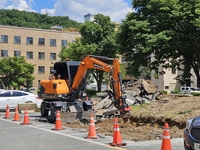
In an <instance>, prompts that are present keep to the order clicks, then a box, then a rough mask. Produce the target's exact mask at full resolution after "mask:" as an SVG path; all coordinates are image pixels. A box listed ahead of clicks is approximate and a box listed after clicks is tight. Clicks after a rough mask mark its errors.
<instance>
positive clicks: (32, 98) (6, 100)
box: [0, 90, 42, 110]
mask: <svg viewBox="0 0 200 150" xmlns="http://www.w3.org/2000/svg"><path fill="white" fill-rule="evenodd" d="M27 102H30V103H36V104H37V107H38V108H40V105H41V102H42V100H41V99H39V98H38V97H37V95H34V94H32V93H28V92H24V91H18V90H3V91H1V92H0V110H5V109H6V105H8V106H9V108H10V109H15V106H17V105H18V104H19V103H27Z"/></svg>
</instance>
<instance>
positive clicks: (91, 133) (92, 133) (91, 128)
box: [87, 114, 97, 139]
mask: <svg viewBox="0 0 200 150" xmlns="http://www.w3.org/2000/svg"><path fill="white" fill-rule="evenodd" d="M87 138H91V139H97V134H96V130H95V125H94V117H93V114H90V125H89V132H88V136H87Z"/></svg>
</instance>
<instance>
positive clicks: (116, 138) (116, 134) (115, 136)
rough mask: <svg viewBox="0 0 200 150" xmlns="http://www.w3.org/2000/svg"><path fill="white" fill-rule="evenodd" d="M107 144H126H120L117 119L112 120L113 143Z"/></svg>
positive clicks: (124, 144)
mask: <svg viewBox="0 0 200 150" xmlns="http://www.w3.org/2000/svg"><path fill="white" fill-rule="evenodd" d="M109 144H110V145H111V146H126V143H123V142H122V138H121V134H120V130H119V124H118V120H117V118H114V131H113V142H112V143H109Z"/></svg>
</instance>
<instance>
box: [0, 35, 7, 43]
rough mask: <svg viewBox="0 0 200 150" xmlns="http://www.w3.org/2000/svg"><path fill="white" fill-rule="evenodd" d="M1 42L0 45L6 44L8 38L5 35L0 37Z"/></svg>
mask: <svg viewBox="0 0 200 150" xmlns="http://www.w3.org/2000/svg"><path fill="white" fill-rule="evenodd" d="M1 42H2V43H8V36H7V35H1Z"/></svg>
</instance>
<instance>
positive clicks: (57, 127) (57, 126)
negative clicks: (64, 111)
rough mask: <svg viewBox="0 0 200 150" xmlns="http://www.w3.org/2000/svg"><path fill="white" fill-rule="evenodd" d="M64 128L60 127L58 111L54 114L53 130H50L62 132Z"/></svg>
mask: <svg viewBox="0 0 200 150" xmlns="http://www.w3.org/2000/svg"><path fill="white" fill-rule="evenodd" d="M64 129H65V128H63V127H62V122H61V119H60V111H59V110H57V112H56V123H55V128H54V129H52V130H56V131H58V130H64Z"/></svg>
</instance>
